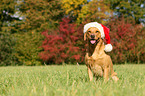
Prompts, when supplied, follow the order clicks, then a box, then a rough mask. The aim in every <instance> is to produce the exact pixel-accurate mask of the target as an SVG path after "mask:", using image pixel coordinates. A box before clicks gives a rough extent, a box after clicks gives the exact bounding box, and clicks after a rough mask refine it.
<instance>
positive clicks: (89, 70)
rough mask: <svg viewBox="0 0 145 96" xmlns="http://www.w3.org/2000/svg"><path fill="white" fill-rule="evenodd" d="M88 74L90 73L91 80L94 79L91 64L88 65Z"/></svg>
mask: <svg viewBox="0 0 145 96" xmlns="http://www.w3.org/2000/svg"><path fill="white" fill-rule="evenodd" d="M88 75H89V79H90V81H92V80H93V74H92V71H91V69H90V67H89V66H88Z"/></svg>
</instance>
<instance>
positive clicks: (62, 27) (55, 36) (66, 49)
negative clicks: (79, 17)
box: [39, 18, 84, 64]
mask: <svg viewBox="0 0 145 96" xmlns="http://www.w3.org/2000/svg"><path fill="white" fill-rule="evenodd" d="M79 29H80V27H78V28H77V27H76V25H75V24H73V23H70V19H69V18H63V19H62V22H60V23H59V28H58V29H56V30H53V31H51V30H47V31H44V32H42V35H44V36H45V40H44V41H43V43H42V46H41V47H42V48H43V51H42V52H41V53H40V54H39V56H40V58H41V59H42V60H43V61H45V62H47V63H48V64H50V63H55V64H61V63H64V62H65V63H70V62H71V63H74V62H82V61H83V57H84V55H83V52H82V51H84V50H83V47H82V48H81V46H83V45H82V41H81V40H83V32H82V29H81V31H80V30H79ZM50 31H51V32H50ZM48 33H51V35H49V34H48ZM79 42H81V43H79ZM80 45H81V46H80Z"/></svg>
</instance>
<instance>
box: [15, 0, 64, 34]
mask: <svg viewBox="0 0 145 96" xmlns="http://www.w3.org/2000/svg"><path fill="white" fill-rule="evenodd" d="M19 11H20V16H23V22H16V24H15V26H14V29H13V31H18V30H17V29H16V28H17V27H18V29H19V30H20V31H23V32H27V31H29V30H36V31H37V32H41V31H43V30H46V29H48V28H52V27H53V28H56V27H57V26H58V23H59V21H60V20H61V18H62V17H63V10H62V9H61V5H60V2H59V0H24V2H21V3H19Z"/></svg>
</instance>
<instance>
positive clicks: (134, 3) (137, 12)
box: [104, 0, 145, 23]
mask: <svg viewBox="0 0 145 96" xmlns="http://www.w3.org/2000/svg"><path fill="white" fill-rule="evenodd" d="M104 1H105V2H107V4H110V6H109V7H110V9H112V10H113V11H114V13H115V15H117V16H118V17H121V16H124V17H125V18H126V17H131V18H133V19H135V21H136V23H141V22H144V23H145V20H144V19H145V15H144V14H145V4H144V3H145V2H144V0H104Z"/></svg>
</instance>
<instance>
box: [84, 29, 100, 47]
mask: <svg viewBox="0 0 145 96" xmlns="http://www.w3.org/2000/svg"><path fill="white" fill-rule="evenodd" d="M100 39H101V33H100V31H99V29H98V28H96V27H90V28H89V29H88V30H87V32H85V34H84V40H88V41H89V43H90V44H92V45H94V44H97V43H98V42H99V40H100Z"/></svg>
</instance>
